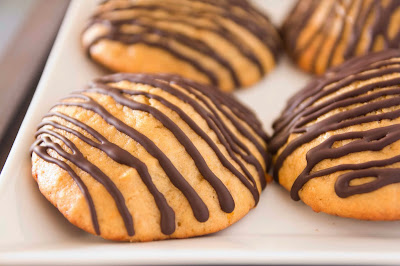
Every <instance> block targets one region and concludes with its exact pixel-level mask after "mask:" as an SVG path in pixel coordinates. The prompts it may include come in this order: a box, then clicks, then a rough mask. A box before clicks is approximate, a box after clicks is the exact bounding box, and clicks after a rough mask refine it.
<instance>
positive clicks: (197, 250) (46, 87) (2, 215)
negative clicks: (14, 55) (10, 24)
mask: <svg viewBox="0 0 400 266" xmlns="http://www.w3.org/2000/svg"><path fill="white" fill-rule="evenodd" d="M292 3H293V1H291V0H285V1H283V0H280V1H277V0H269V1H267V0H259V1H258V4H260V6H262V7H263V8H265V9H266V10H267V12H268V14H270V16H271V17H272V19H273V20H274V21H275V22H276V23H277V24H279V23H280V22H281V21H282V18H283V16H284V14H285V13H286V12H287V11H288V8H290V5H291V4H292ZM95 5H96V2H92V1H82V0H75V1H73V2H72V4H71V6H70V8H69V11H68V13H67V15H66V17H65V21H64V23H63V26H62V28H61V30H60V33H59V36H58V38H57V41H56V44H55V45H54V48H53V51H52V53H51V56H50V59H49V61H48V63H47V66H46V69H45V72H44V74H43V77H42V79H41V81H40V84H39V87H38V89H37V91H36V94H35V96H34V98H33V100H32V103H31V106H30V108H29V110H28V112H27V115H26V117H25V120H24V122H23V124H22V126H21V129H20V132H19V134H18V136H17V139H16V141H15V144H14V147H13V149H12V151H11V153H10V156H9V158H8V161H7V163H6V166H5V168H4V170H3V172H2V175H1V177H0V264H1V265H4V264H33V263H34V264H51V265H54V264H96V265H98V264H222V263H228V264H238V263H242V264H255V263H269V264H297V263H299V264H322V263H328V264H399V263H400V252H399V246H400V230H399V229H400V222H368V221H357V220H351V219H344V218H339V217H333V216H329V215H326V214H322V213H319V214H318V213H314V212H313V211H312V210H311V209H310V208H309V207H307V206H305V205H304V204H303V203H301V202H294V201H292V200H291V199H290V196H289V193H288V192H287V191H284V190H283V189H282V188H281V187H279V186H278V185H277V184H271V185H269V186H268V187H267V189H266V190H265V191H264V193H263V195H262V197H261V200H260V203H259V205H258V207H257V208H256V209H254V210H253V211H251V212H250V213H249V214H248V215H247V216H246V217H245V218H244V219H242V220H241V221H239V222H238V223H236V224H234V225H233V226H231V227H230V228H228V229H226V230H223V231H221V232H219V233H215V234H212V235H209V236H205V237H197V238H192V239H186V240H168V241H159V242H150V243H115V242H111V241H105V240H102V239H101V238H99V237H95V236H91V235H89V234H87V233H85V232H83V231H81V230H79V229H77V228H75V227H74V226H72V225H71V224H69V223H68V222H67V220H66V219H64V217H63V216H62V215H61V214H60V213H59V212H58V211H57V210H56V209H55V208H54V207H52V206H51V204H50V203H48V202H47V201H46V200H45V198H44V197H43V196H42V195H41V194H40V193H39V191H38V189H37V185H36V184H35V182H34V181H33V179H32V178H31V173H30V167H31V163H30V156H29V147H30V145H31V143H32V142H33V140H34V137H33V135H34V132H35V129H36V125H37V124H38V123H39V121H40V120H41V117H42V116H43V115H44V114H45V113H46V112H47V111H48V109H49V108H50V107H51V106H52V104H53V103H54V102H55V101H57V99H59V98H60V97H63V96H65V95H67V94H68V93H69V92H71V91H74V90H77V89H81V88H82V87H83V86H84V85H85V84H86V83H87V82H89V81H90V80H91V79H92V78H94V77H96V76H99V75H101V74H103V73H101V70H99V68H97V67H96V66H95V65H94V64H93V63H92V62H90V61H89V60H88V59H87V58H86V57H85V54H84V52H83V51H82V49H81V47H80V43H79V36H80V33H81V31H82V28H83V27H84V25H85V21H86V19H87V17H88V16H89V15H90V14H91V11H92V10H93V8H94V7H95ZM19 75H23V73H20V74H19ZM308 79H309V76H308V75H306V74H304V73H302V72H300V71H298V70H297V69H296V68H295V67H294V66H293V65H291V64H290V62H289V60H288V59H287V58H286V57H285V56H283V57H282V58H281V60H280V62H279V64H278V66H277V69H276V70H275V71H274V72H273V73H271V74H270V75H269V76H268V77H266V78H265V79H264V80H263V81H261V82H260V83H258V84H257V85H256V86H254V87H253V88H250V89H248V90H244V91H242V92H239V93H237V96H238V98H240V99H241V100H243V101H244V102H245V103H246V104H248V105H249V106H251V107H252V108H253V109H254V110H255V111H256V112H257V114H258V116H259V118H260V119H261V120H262V122H263V123H264V125H265V128H266V129H267V130H268V131H270V125H271V123H272V121H273V119H274V118H275V117H277V115H278V114H279V113H280V111H281V110H282V108H283V107H284V104H285V102H286V99H287V98H288V97H289V96H290V95H291V94H292V93H294V92H295V91H296V90H298V89H300V88H301V87H302V86H303V85H304V84H305V83H306V81H307V80H308Z"/></svg>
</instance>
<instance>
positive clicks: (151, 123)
mask: <svg viewBox="0 0 400 266" xmlns="http://www.w3.org/2000/svg"><path fill="white" fill-rule="evenodd" d="M36 138H37V140H36V142H35V143H34V144H33V146H32V149H31V151H32V174H33V177H34V178H35V180H36V181H37V183H38V186H39V189H40V191H41V192H42V194H43V195H44V196H45V197H46V198H47V199H48V200H49V201H50V202H51V203H52V204H53V205H54V206H56V207H57V208H58V210H59V211H60V212H61V213H62V214H63V215H64V216H65V217H66V218H67V219H68V220H69V221H70V222H71V223H73V224H74V225H76V226H78V227H80V228H82V229H83V230H85V231H87V232H89V233H92V234H96V235H100V236H101V237H103V238H106V239H113V240H124V241H151V240H158V239H167V238H187V237H193V236H199V235H204V234H209V233H213V232H216V231H219V230H221V229H224V228H226V227H228V226H230V225H231V224H233V223H235V222H236V221H238V220H239V219H241V218H242V217H243V216H244V215H246V214H247V213H248V212H249V210H250V209H252V208H254V207H255V206H256V205H257V202H258V201H259V197H260V192H261V190H262V189H263V188H264V187H265V185H266V177H267V175H266V170H267V166H268V156H267V154H266V142H265V140H266V138H267V136H266V134H265V133H264V131H263V129H262V127H261V124H260V122H259V121H258V120H257V118H256V117H255V115H254V114H253V113H252V112H251V111H250V110H249V109H248V108H246V107H245V106H243V105H242V104H240V103H239V102H238V101H237V100H236V99H235V98H233V96H230V95H225V94H223V93H222V92H219V91H218V90H216V89H215V88H212V87H210V86H206V85H200V84H198V83H195V82H193V81H190V80H188V79H184V78H181V77H179V76H176V75H167V74H158V75H155V74H154V75H150V74H147V75H146V74H114V75H110V76H105V77H102V78H99V79H96V80H94V81H93V82H92V83H90V85H89V86H88V87H87V88H86V89H84V90H82V91H80V92H76V93H73V94H71V95H70V96H68V97H67V98H65V99H62V100H61V101H60V102H58V103H57V104H56V105H55V106H54V107H53V108H52V109H51V110H50V112H49V113H48V114H47V115H46V116H45V117H44V118H43V121H42V123H41V124H40V125H39V127H38V131H37V133H36Z"/></svg>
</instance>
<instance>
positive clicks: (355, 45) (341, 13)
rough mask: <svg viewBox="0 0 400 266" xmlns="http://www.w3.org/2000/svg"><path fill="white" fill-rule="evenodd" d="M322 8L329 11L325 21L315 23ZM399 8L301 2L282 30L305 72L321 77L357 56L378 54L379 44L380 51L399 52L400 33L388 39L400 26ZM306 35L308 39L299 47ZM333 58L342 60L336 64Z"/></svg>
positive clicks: (393, 0) (354, 1) (376, 0)
mask: <svg viewBox="0 0 400 266" xmlns="http://www.w3.org/2000/svg"><path fill="white" fill-rule="evenodd" d="M321 7H326V8H327V10H326V11H327V13H326V14H327V15H326V17H325V18H322V19H319V20H318V21H317V20H314V17H316V16H317V15H318V13H319V12H322V10H321ZM399 7H400V1H397V0H389V1H387V2H384V1H380V0H372V1H359V0H351V1H343V0H338V1H336V0H335V1H320V0H300V1H298V2H297V4H296V5H295V7H294V8H293V9H292V11H291V12H290V13H289V15H288V17H287V19H286V20H285V22H284V25H283V28H282V32H283V36H284V41H285V46H286V48H287V50H288V51H289V53H290V54H291V56H292V57H293V59H294V60H295V61H296V62H298V63H300V61H301V63H300V64H301V65H302V67H303V68H305V69H306V70H308V71H311V72H314V73H319V74H321V73H323V72H324V71H325V70H326V69H328V68H329V67H331V66H333V65H337V64H340V63H341V62H343V61H346V60H347V59H349V58H352V57H354V56H357V55H364V54H367V53H370V52H372V51H377V49H378V48H376V47H374V46H375V45H377V43H381V44H382V47H379V50H382V49H389V48H399V47H400V30H397V32H395V34H394V35H393V36H389V25H390V24H391V23H394V24H398V23H400V21H395V20H394V17H393V15H394V14H395V12H397V11H398V8H399ZM332 25H338V26H335V27H332ZM338 27H339V30H337V29H338ZM306 34H307V39H304V41H303V42H302V43H300V42H299V40H300V38H303V37H304V36H306ZM342 46H343V47H342ZM342 48H343V49H342ZM323 50H324V56H322V53H323ZM325 55H328V58H327V60H326V61H325V59H326V58H324V57H325ZM334 56H337V57H338V58H339V57H340V59H339V60H336V61H335V62H334V61H333V58H334ZM336 59H337V58H336ZM322 60H324V61H322ZM317 64H320V65H321V67H320V68H317V66H316V65H317Z"/></svg>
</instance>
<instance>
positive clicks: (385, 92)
mask: <svg viewBox="0 0 400 266" xmlns="http://www.w3.org/2000/svg"><path fill="white" fill-rule="evenodd" d="M273 128H274V131H275V132H274V135H273V137H272V138H271V140H270V142H269V146H268V148H269V150H270V151H271V152H272V153H273V154H274V162H275V166H274V178H275V179H276V180H277V181H278V182H279V183H280V184H281V185H282V186H283V187H285V188H286V189H287V190H290V193H291V197H292V198H293V199H294V200H299V199H301V200H302V201H303V202H304V203H306V204H307V205H309V206H311V207H312V209H313V210H314V211H316V212H319V211H322V212H326V213H329V214H334V215H339V216H343V217H352V218H357V219H365V220H397V219H400V206H399V204H398V201H397V199H398V195H399V194H400V184H399V182H400V156H399V154H400V51H399V50H387V51H382V52H378V53H373V54H370V55H366V56H364V57H360V58H353V59H351V60H349V61H348V62H346V63H344V64H343V65H340V66H338V67H336V68H333V69H332V70H330V71H328V72H327V73H326V74H325V75H323V76H321V77H320V78H317V79H314V80H313V81H312V82H311V83H309V84H308V86H306V87H305V88H304V89H303V90H301V91H299V92H298V93H297V94H295V95H294V96H293V97H292V98H291V99H290V100H289V102H288V105H287V107H286V109H285V110H284V111H283V113H282V115H281V116H280V118H278V119H277V120H276V122H275V123H274V126H273Z"/></svg>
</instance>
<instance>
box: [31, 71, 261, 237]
mask: <svg viewBox="0 0 400 266" xmlns="http://www.w3.org/2000/svg"><path fill="white" fill-rule="evenodd" d="M123 80H124V81H130V82H133V83H142V84H148V85H150V86H153V87H155V88H160V89H161V90H163V91H165V92H167V93H169V94H170V95H172V96H175V97H177V99H179V101H182V102H183V103H187V104H189V105H191V106H192V107H193V109H194V110H195V111H196V112H197V113H198V114H199V115H200V116H201V117H202V118H203V119H204V120H205V121H206V122H207V124H208V125H209V126H210V129H212V130H213V131H214V132H215V134H216V136H217V138H218V139H219V140H220V143H221V144H222V145H223V146H224V147H225V149H226V151H227V153H228V155H229V156H230V158H231V159H232V160H233V161H234V162H235V163H237V165H238V167H240V169H241V170H242V171H243V173H244V174H242V173H241V172H240V171H239V170H238V169H236V167H235V166H233V165H232V163H231V162H230V161H229V160H228V159H227V157H226V156H224V154H223V153H222V152H221V150H220V149H219V147H218V146H217V145H216V143H214V142H213V140H212V139H211V138H210V137H209V136H208V135H207V134H206V133H205V131H203V129H201V128H200V127H199V126H198V125H197V124H196V123H195V122H194V120H192V118H191V117H189V116H188V115H187V114H186V113H185V112H184V111H183V109H181V108H179V107H178V106H177V105H175V104H172V103H171V102H170V101H168V100H167V99H165V98H164V97H162V96H160V95H155V94H153V93H151V92H144V91H140V90H126V89H119V88H116V87H113V86H112V85H110V84H109V83H112V82H119V81H123ZM189 83H190V85H189ZM178 88H179V89H178ZM88 93H90V94H93V95H99V94H101V95H107V96H110V97H112V98H113V99H114V100H115V101H116V103H118V104H121V105H123V106H126V107H128V108H130V109H132V110H138V111H142V112H147V113H149V114H150V115H152V117H154V118H155V119H157V120H158V121H160V122H161V123H162V124H163V125H164V127H165V128H166V129H168V130H169V131H170V132H171V133H172V134H174V136H175V137H176V139H177V140H178V141H179V142H180V143H181V145H182V146H183V147H184V148H185V150H186V152H187V153H188V155H190V156H191V158H192V159H193V161H194V163H195V165H196V166H197V168H198V170H199V172H200V173H201V175H202V176H203V178H205V179H206V180H207V181H208V182H209V183H210V185H211V186H212V187H213V188H214V190H215V192H216V194H217V196H218V200H219V203H220V207H221V209H222V210H223V211H224V212H227V213H230V212H232V211H233V210H234V206H235V202H234V201H233V198H232V196H231V194H230V192H229V190H228V189H227V188H226V187H225V185H224V184H223V183H222V182H221V180H220V179H219V178H218V177H217V176H215V174H214V173H213V172H212V171H211V169H210V168H209V167H208V165H207V163H206V161H205V159H204V158H203V157H202V155H201V154H200V152H199V151H198V150H197V148H196V147H195V146H194V144H193V143H192V142H191V140H190V139H189V138H188V136H186V135H185V133H184V132H183V131H182V130H181V129H180V128H179V127H178V125H176V124H175V123H174V122H173V121H172V120H171V119H170V118H169V117H168V116H166V115H165V114H163V113H162V112H161V111H160V110H158V109H156V108H154V107H152V106H149V105H146V104H143V103H140V102H137V101H135V100H134V99H133V98H131V97H132V96H133V97H134V96H137V95H142V96H144V97H147V98H148V99H153V100H157V101H159V102H160V103H161V104H162V105H164V106H165V107H166V108H169V109H170V110H172V111H174V112H176V113H177V114H178V115H179V117H180V118H181V119H182V121H184V122H185V123H186V124H187V125H188V126H189V127H190V128H191V129H192V130H193V131H194V132H195V133H196V134H197V135H199V136H200V137H201V138H202V139H203V140H204V141H205V142H206V143H207V144H208V145H209V147H210V148H211V149H212V150H213V151H214V152H215V154H216V156H217V157H218V159H219V161H220V162H221V164H222V165H223V166H224V167H225V168H226V169H227V170H228V171H230V172H231V173H232V174H234V175H235V176H236V177H237V178H238V179H239V180H240V182H242V184H243V185H244V186H245V187H246V188H247V189H248V190H249V192H250V193H252V195H253V197H254V200H255V204H257V202H258V200H259V191H258V188H257V183H256V181H255V179H254V176H253V175H252V174H251V172H250V171H249V169H248V168H247V166H246V165H245V164H244V163H243V161H244V162H247V163H249V164H250V165H253V166H254V167H255V168H256V169H257V171H258V175H259V178H260V182H261V184H263V182H264V183H265V167H263V166H262V165H261V164H260V162H259V161H258V160H257V159H256V158H255V157H254V155H253V154H251V153H250V151H249V150H248V149H246V148H247V147H246V146H245V145H244V144H243V143H242V142H240V141H239V140H238V139H237V138H236V136H235V133H234V132H232V131H231V130H229V129H228V128H227V127H226V126H225V125H224V121H223V120H222V119H221V117H219V116H218V114H217V112H216V110H214V108H216V109H217V110H218V111H220V112H222V110H223V108H222V106H226V107H227V108H234V109H235V111H232V115H230V116H226V117H227V119H228V120H231V121H232V123H233V124H234V122H236V123H237V121H236V120H239V119H240V118H239V117H237V116H235V113H240V114H242V115H243V114H247V115H249V119H248V121H246V123H249V124H250V125H249V127H250V128H256V129H259V125H260V123H259V122H258V121H257V119H256V118H255V117H254V116H253V115H252V114H251V111H250V110H248V109H247V108H244V107H243V106H242V105H240V104H238V103H236V101H235V100H234V99H233V98H231V97H228V98H229V100H224V98H223V97H221V96H222V93H220V92H218V91H217V90H215V89H211V88H210V89H208V88H206V87H203V86H200V85H197V84H196V83H193V84H192V83H191V82H189V81H187V80H184V79H181V78H178V77H177V76H173V75H161V74H160V75H141V74H115V75H111V76H107V77H104V78H100V79H97V80H96V81H94V82H93V83H91V84H90V85H89V87H88V88H87V89H85V90H83V91H81V92H76V93H74V94H71V95H70V96H69V97H67V98H65V99H63V101H62V102H59V103H57V104H56V105H55V107H57V106H77V107H81V108H83V109H86V110H90V111H92V112H94V113H96V114H97V115H99V116H100V117H102V118H103V119H104V120H105V121H106V122H107V123H108V124H110V125H112V126H114V127H115V128H116V129H117V130H118V131H120V132H121V133H124V134H125V135H127V136H129V137H131V138H132V139H133V140H135V141H136V142H137V143H139V144H140V145H141V146H142V147H143V148H144V149H146V151H147V152H148V153H149V154H150V155H151V156H153V157H154V158H155V159H157V160H158V161H159V163H160V165H161V167H162V169H163V170H164V171H165V173H166V174H167V176H168V178H169V179H170V181H171V183H172V184H173V185H174V186H175V187H177V188H178V189H179V190H180V191H181V192H182V193H183V194H184V196H185V197H186V198H187V199H188V202H189V204H190V206H191V208H192V210H193V214H194V216H195V217H196V219H197V220H198V221H200V222H205V221H207V220H208V218H209V213H208V209H207V207H206V205H205V204H204V202H203V201H202V200H201V198H200V197H199V195H198V194H197V193H196V192H195V190H194V189H193V188H192V187H191V186H190V185H189V184H188V182H187V181H186V180H185V179H184V177H183V176H182V175H181V174H180V173H179V171H178V170H177V169H176V168H175V166H174V165H173V164H172V162H171V161H170V160H169V158H168V157H167V156H166V154H164V153H163V152H162V151H161V150H160V149H159V148H158V147H157V146H156V144H155V143H154V142H152V141H151V140H150V139H149V138H147V137H146V136H145V135H143V134H142V133H140V132H139V131H137V130H136V129H134V128H132V127H130V126H129V125H127V124H125V123H124V122H122V121H121V120H119V119H118V118H116V117H115V116H113V115H112V114H111V113H109V112H108V111H107V110H106V109H105V108H104V107H103V106H102V105H100V104H99V103H98V102H96V101H95V98H92V97H94V96H89V95H87V94H88ZM212 95H218V96H216V97H213V96H212ZM219 97H221V98H219ZM200 98H201V99H200ZM199 103H203V104H204V103H207V105H206V104H204V105H201V104H199ZM211 103H212V105H211ZM214 106H215V107H214ZM224 116H225V115H224ZM45 117H46V119H45V120H44V121H43V122H42V123H41V124H40V125H39V128H40V129H39V131H38V133H37V138H38V140H41V139H42V138H43V136H42V135H43V134H50V135H52V136H54V137H56V138H58V139H60V140H61V141H62V142H64V143H65V144H66V145H67V146H68V147H70V149H71V150H72V154H70V153H67V152H65V151H64V150H62V149H56V148H57V147H55V148H54V149H56V151H57V153H59V155H60V156H62V157H64V158H65V159H66V160H69V161H71V163H73V164H75V165H76V166H78V167H79V168H81V169H82V170H84V171H88V173H90V174H92V172H90V171H89V170H90V169H91V170H93V171H94V174H93V175H94V176H93V177H94V178H95V179H96V180H98V181H99V182H101V183H102V184H103V185H104V186H105V187H106V189H107V190H108V191H109V192H110V193H111V194H112V196H113V197H114V200H115V202H116V204H117V207H118V209H119V210H120V214H121V217H122V218H123V219H124V221H125V225H126V227H127V230H128V231H129V230H133V223H132V217H131V216H130V213H129V212H128V213H127V212H126V211H125V209H126V206H125V203H124V201H123V200H121V198H119V197H118V195H117V194H116V193H115V191H114V189H116V187H115V185H114V184H113V183H112V182H111V180H110V179H109V177H107V176H106V175H105V174H104V173H103V172H101V170H100V169H98V168H97V167H96V166H94V165H92V164H91V163H90V162H89V161H88V160H86V159H85V158H84V157H83V155H82V154H81V153H80V152H79V151H78V150H77V148H76V146H75V145H74V144H73V143H72V142H71V141H70V140H68V139H67V138H66V137H63V136H61V135H60V133H59V132H68V133H70V134H73V135H74V136H76V137H78V138H79V139H80V140H82V141H84V142H86V143H87V144H88V145H91V146H93V147H95V148H97V149H99V150H100V151H103V152H104V153H105V154H107V155H108V156H109V157H110V158H111V159H112V160H114V161H115V162H117V163H120V164H123V165H126V166H129V167H132V168H134V169H136V170H137V172H138V174H139V175H140V178H141V179H142V181H143V183H144V184H145V185H146V187H147V188H148V190H149V192H150V193H151V194H152V196H153V197H154V200H155V202H156V205H157V207H158V209H159V211H160V216H161V220H160V225H161V231H162V232H163V233H164V234H166V235H168V234H172V233H173V232H174V231H175V213H174V211H173V210H172V209H171V207H170V206H169V205H168V203H167V201H166V199H165V197H164V195H163V194H161V193H160V192H159V191H158V190H157V188H156V187H155V185H154V183H153V181H152V178H151V176H150V174H149V172H148V169H147V167H146V165H145V164H144V163H143V162H142V161H140V160H139V159H138V158H135V157H134V156H133V155H131V154H130V153H129V152H128V151H126V150H124V149H122V148H120V147H118V146H117V145H115V144H113V143H111V142H110V141H108V140H107V139H106V138H105V137H104V136H102V135H101V134H100V133H99V132H97V131H96V130H95V129H93V128H92V127H90V126H88V125H86V124H85V123H84V122H83V121H79V120H77V119H75V118H73V117H70V116H68V115H66V114H63V113H60V112H57V111H52V112H50V113H48V114H47V115H46V116H45ZM55 118H58V119H61V120H63V121H65V122H67V123H70V124H71V125H73V126H75V127H77V128H79V129H81V130H82V131H85V132H87V133H88V134H90V135H91V136H92V137H93V138H94V139H95V140H96V141H94V140H92V139H91V138H89V137H87V136H85V135H84V134H83V133H82V131H80V130H79V131H78V130H76V129H74V128H71V127H69V126H68V125H63V124H61V123H60V122H58V121H55V120H54V119H55ZM249 121H256V123H255V125H252V123H251V122H249ZM236 127H242V130H243V131H244V134H243V135H244V136H246V135H249V136H252V134H257V133H256V131H254V132H253V133H250V132H249V131H248V130H247V129H246V128H244V127H243V126H241V125H239V124H236ZM262 135H265V133H263V134H262ZM249 141H250V139H249ZM41 143H42V142H40V141H39V142H37V143H35V144H34V145H33V148H32V149H33V151H35V153H36V154H37V155H38V156H39V157H41V158H42V159H44V160H47V159H48V157H49V155H46V154H47V153H46V154H44V153H43V151H41V149H43V148H37V147H42V146H40V144H41ZM260 145H261V144H260ZM242 146H243V147H245V149H242V148H241V147H242ZM46 147H47V146H46ZM46 149H47V148H46ZM264 151H265V148H264ZM238 155H239V156H240V158H241V159H240V158H239V157H238ZM242 160H243V161H242ZM47 161H49V162H52V161H50V160H47ZM53 161H54V160H53ZM60 162H61V163H63V162H62V161H60ZM88 165H90V167H89V166H88ZM60 167H64V168H65V166H64V165H61V166H60ZM71 175H74V173H71ZM75 176H76V174H75ZM78 178H79V177H78ZM107 182H111V183H112V184H109V183H107ZM108 186H111V189H110V187H108ZM112 186H114V187H112ZM119 193H120V192H119ZM84 194H85V193H84ZM89 196H90V195H89ZM120 196H122V194H121V195H120ZM85 197H87V195H86V194H85ZM87 200H88V198H87ZM128 214H129V215H128ZM91 215H92V220H93V224H94V227H95V228H96V226H95V219H97V216H96V214H95V212H92V209H91ZM129 218H130V221H131V223H132V226H131V224H129V223H128V222H127V221H129ZM96 221H97V220H96ZM97 227H98V225H97ZM96 233H98V234H99V233H100V231H96ZM128 234H129V235H133V234H134V232H133V231H131V232H130V233H128Z"/></svg>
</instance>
